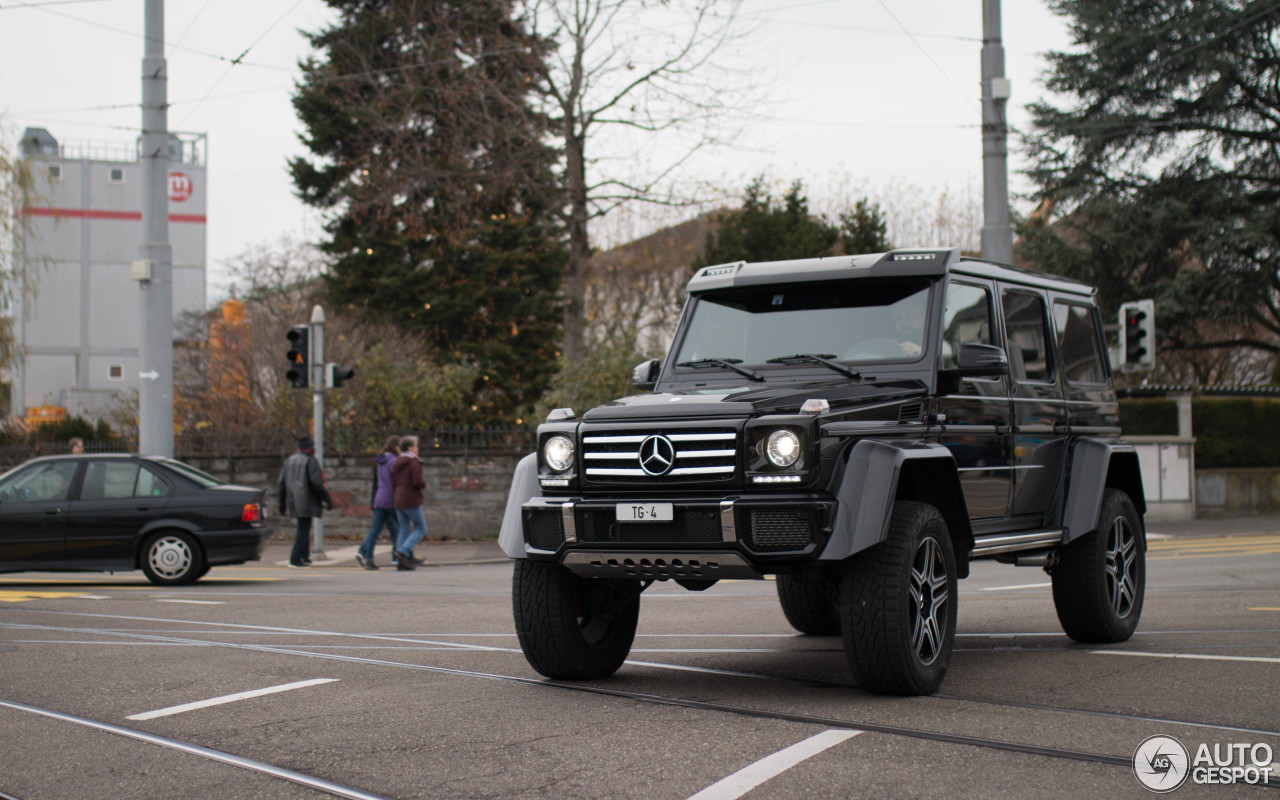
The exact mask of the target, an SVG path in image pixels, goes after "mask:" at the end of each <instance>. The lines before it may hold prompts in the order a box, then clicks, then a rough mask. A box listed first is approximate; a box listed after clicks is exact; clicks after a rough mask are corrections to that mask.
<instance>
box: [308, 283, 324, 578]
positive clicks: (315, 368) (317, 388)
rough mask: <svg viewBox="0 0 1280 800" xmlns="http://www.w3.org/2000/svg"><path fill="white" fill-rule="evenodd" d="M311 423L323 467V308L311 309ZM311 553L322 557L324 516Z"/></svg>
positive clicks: (313, 530) (314, 533)
mask: <svg viewBox="0 0 1280 800" xmlns="http://www.w3.org/2000/svg"><path fill="white" fill-rule="evenodd" d="M311 425H312V428H313V429H314V431H315V433H314V435H313V436H312V438H313V439H315V440H316V461H319V462H320V469H322V470H323V469H324V309H323V308H321V307H320V306H316V307H315V308H313V309H311ZM311 538H312V541H311V553H312V555H313V556H315V557H316V558H323V557H324V518H323V517H316V520H315V523H314V524H313V525H312V527H311Z"/></svg>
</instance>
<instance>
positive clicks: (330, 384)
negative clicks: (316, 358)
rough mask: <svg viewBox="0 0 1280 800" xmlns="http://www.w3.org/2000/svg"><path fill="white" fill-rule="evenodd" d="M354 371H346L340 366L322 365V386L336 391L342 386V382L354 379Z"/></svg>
mask: <svg viewBox="0 0 1280 800" xmlns="http://www.w3.org/2000/svg"><path fill="white" fill-rule="evenodd" d="M355 374H356V371H355V370H354V369H347V368H346V367H343V366H342V365H341V364H333V363H329V364H325V365H324V385H325V387H326V388H329V389H337V388H338V387H339V386H341V385H342V382H343V381H347V380H350V379H351V378H353V377H355Z"/></svg>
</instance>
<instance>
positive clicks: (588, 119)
mask: <svg viewBox="0 0 1280 800" xmlns="http://www.w3.org/2000/svg"><path fill="white" fill-rule="evenodd" d="M741 2H742V0H686V1H685V2H679V0H677V1H676V2H670V3H665V2H664V3H652V2H648V1H647V0H530V2H529V13H528V20H529V24H530V27H531V30H532V32H533V33H534V34H537V35H539V36H541V37H545V38H547V39H550V40H552V41H554V42H556V44H557V50H556V51H555V52H554V53H552V54H550V56H549V57H548V58H547V59H546V61H545V74H544V80H543V83H544V86H543V88H544V90H545V92H546V97H547V101H548V104H549V106H550V109H549V115H550V117H551V119H552V122H553V126H552V127H553V130H555V131H556V132H557V138H558V139H559V143H560V144H561V147H562V148H563V158H564V185H565V191H566V195H567V197H566V210H565V212H564V213H565V218H566V220H565V221H566V227H567V230H568V234H569V260H568V264H567V265H566V267H565V272H564V279H563V283H562V292H563V296H564V298H563V299H564V339H565V343H564V355H565V356H566V358H568V359H569V360H570V361H573V360H576V359H578V358H581V356H582V355H583V351H584V347H585V338H586V337H585V326H586V316H587V308H586V295H587V279H588V266H589V263H590V260H591V242H590V238H589V234H588V226H589V225H590V224H591V222H592V221H593V220H596V219H599V218H600V217H603V216H605V215H606V214H608V213H610V212H611V211H613V210H614V209H616V208H618V207H619V206H621V205H624V204H627V203H631V202H634V201H642V202H647V203H657V204H668V205H677V204H685V203H689V202H690V201H691V198H690V197H688V196H685V195H683V194H682V193H681V192H679V191H677V190H676V189H675V183H674V182H673V177H674V176H676V175H677V173H678V172H679V170H680V168H681V167H682V166H683V165H685V164H686V163H687V162H688V160H689V159H690V158H691V157H692V156H693V154H694V153H695V152H697V151H699V150H701V149H702V148H704V147H707V146H708V145H712V144H715V143H717V142H720V141H722V140H723V139H724V138H725V137H726V134H728V133H729V131H727V130H726V127H725V126H726V121H727V120H728V119H729V118H730V117H731V116H733V115H734V112H735V110H736V109H737V108H739V107H740V100H739V98H741V97H743V96H744V94H743V93H744V91H749V90H750V88H751V87H750V86H749V82H748V81H747V80H745V79H744V78H743V76H742V75H739V74H735V73H734V72H733V71H732V70H730V69H729V67H728V65H727V64H726V63H725V62H724V61H723V59H722V58H721V56H722V55H723V51H724V48H725V46H726V45H727V44H729V43H730V42H731V41H732V40H734V39H735V38H736V37H737V35H738V32H737V30H736V21H737V12H738V8H739V6H740V5H741ZM730 78H732V80H731V79H730ZM658 134H661V135H662V137H663V141H664V143H665V144H666V145H667V147H668V149H666V150H664V151H661V152H648V153H646V154H645V155H646V156H649V157H641V156H640V153H639V152H638V150H639V146H638V145H637V141H638V140H637V139H636V138H635V137H636V135H639V136H642V137H652V136H653V135H658ZM606 140H607V141H606ZM589 148H590V149H591V150H592V151H593V152H592V153H591V154H589V153H588V149H589ZM602 153H603V154H607V155H609V156H611V157H612V158H609V159H604V158H601V154H602ZM624 153H625V155H624ZM639 161H643V162H644V165H643V167H642V168H641V167H639V165H638V163H637V162H639Z"/></svg>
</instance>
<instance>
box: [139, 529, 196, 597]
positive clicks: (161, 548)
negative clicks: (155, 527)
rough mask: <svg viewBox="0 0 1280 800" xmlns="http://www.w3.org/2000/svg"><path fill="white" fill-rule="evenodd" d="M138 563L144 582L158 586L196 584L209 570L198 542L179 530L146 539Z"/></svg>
mask: <svg viewBox="0 0 1280 800" xmlns="http://www.w3.org/2000/svg"><path fill="white" fill-rule="evenodd" d="M138 561H139V562H140V564H141V566H142V571H143V573H144V574H146V576H147V580H149V581H151V582H152V583H154V584H156V585H157V586H184V585H186V584H189V583H195V582H196V581H197V580H199V579H200V577H201V576H202V575H204V574H205V572H207V571H208V569H207V568H206V566H205V557H204V551H203V550H201V549H200V543H199V542H197V541H196V540H195V537H193V536H192V535H191V534H189V533H183V532H182V531H161V532H159V533H157V534H155V535H153V536H151V537H149V538H148V539H147V541H146V542H144V543H143V545H142V552H141V553H140V554H139V558H138Z"/></svg>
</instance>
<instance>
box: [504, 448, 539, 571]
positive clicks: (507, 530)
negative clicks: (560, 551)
mask: <svg viewBox="0 0 1280 800" xmlns="http://www.w3.org/2000/svg"><path fill="white" fill-rule="evenodd" d="M540 494H542V487H541V486H540V485H539V484H538V455H537V453H530V454H529V455H527V456H525V457H524V458H522V459H520V462H519V463H518V464H516V471H515V473H514V474H513V475H512V476H511V491H510V493H509V494H508V495H507V508H506V510H505V511H504V512H503V513H502V528H501V529H500V530H499V532H498V545H499V546H500V547H501V548H502V552H504V553H506V554H507V557H508V558H525V557H527V554H526V553H525V551H524V519H523V517H522V516H521V513H520V509H521V507H522V506H523V505H524V504H525V503H527V502H529V500H530V499H531V498H534V497H537V496H538V495H540Z"/></svg>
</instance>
